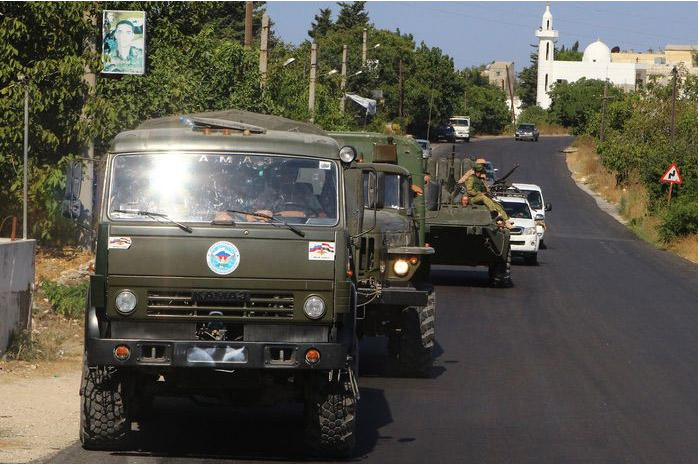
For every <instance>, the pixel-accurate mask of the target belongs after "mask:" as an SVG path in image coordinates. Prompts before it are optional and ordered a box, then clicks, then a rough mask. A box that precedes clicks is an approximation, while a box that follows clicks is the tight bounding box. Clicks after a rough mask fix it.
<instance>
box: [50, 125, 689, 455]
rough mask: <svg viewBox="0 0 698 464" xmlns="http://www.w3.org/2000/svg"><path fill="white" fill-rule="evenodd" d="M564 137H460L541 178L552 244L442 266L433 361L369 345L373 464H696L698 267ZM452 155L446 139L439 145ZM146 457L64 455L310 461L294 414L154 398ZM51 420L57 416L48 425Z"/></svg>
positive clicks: (142, 447)
mask: <svg viewBox="0 0 698 464" xmlns="http://www.w3.org/2000/svg"><path fill="white" fill-rule="evenodd" d="M570 141H571V139H570V138H566V137H550V138H548V137H542V138H541V139H540V141H539V142H538V143H533V142H518V143H516V142H514V141H513V140H510V139H506V140H505V139H492V140H481V141H474V142H472V143H470V144H458V145H457V146H456V150H457V152H458V154H459V156H463V154H466V155H467V156H479V155H484V156H485V157H487V158H488V159H490V160H491V161H493V162H494V164H495V166H497V167H499V169H500V172H505V171H507V170H508V169H509V167H510V166H512V165H513V164H514V163H520V164H521V167H520V168H519V170H518V171H517V172H516V173H515V174H514V175H513V180H515V181H520V182H531V183H537V184H539V185H540V186H541V187H542V188H543V191H544V194H545V198H546V201H548V202H551V203H552V204H553V211H552V212H551V213H548V219H547V222H548V224H549V229H548V232H546V240H545V241H546V243H547V246H548V248H547V249H546V250H542V251H541V252H540V254H539V261H540V265H539V266H525V265H523V264H518V265H514V267H513V269H512V276H513V280H514V287H513V288H508V289H495V288H488V287H487V286H486V282H487V272H486V270H485V269H484V268H481V269H478V268H453V267H448V268H438V269H436V270H435V271H434V272H433V279H434V281H435V283H436V285H437V292H438V293H437V340H438V346H437V351H438V352H437V355H438V357H437V360H436V364H435V367H434V369H433V372H432V378H430V379H403V378H398V377H396V376H395V375H394V371H393V369H392V368H391V366H390V363H389V362H388V360H387V358H386V355H385V353H384V342H383V341H382V340H378V339H369V340H364V341H363V342H362V350H361V369H362V373H361V378H360V386H361V394H362V399H361V401H360V404H359V422H358V444H357V448H356V453H355V459H354V460H356V461H362V462H376V463H392V462H395V463H426V462H434V463H441V462H444V463H445V462H454V463H535V464H540V463H556V464H558V463H621V462H628V463H653V464H654V463H695V462H698V267H697V266H694V265H692V264H690V263H688V262H686V261H684V260H682V259H680V258H677V257H674V256H672V255H670V254H668V253H665V252H661V251H658V250H656V249H654V248H652V247H651V246H649V245H647V244H645V243H644V242H642V241H640V240H638V239H636V238H635V237H634V236H633V234H632V233H630V232H629V231H628V230H627V229H626V228H625V227H624V226H622V225H620V224H619V223H617V222H616V221H615V220H613V219H612V218H611V217H610V216H609V215H607V214H606V213H604V212H602V211H600V210H599V209H598V207H597V205H596V203H595V201H594V200H593V199H592V198H591V197H589V196H588V195H587V194H585V193H584V192H582V191H581V190H580V189H578V188H577V187H576V185H575V184H574V182H573V181H572V180H571V179H570V178H569V173H568V171H567V167H566V164H565V161H564V157H563V154H562V153H560V150H561V149H562V148H564V147H565V146H566V145H567V144H569V143H570ZM448 150H450V145H448V146H442V147H440V148H438V149H437V150H435V151H436V153H437V154H441V153H444V152H445V151H448ZM156 409H157V410H158V411H159V413H160V419H158V420H157V421H155V422H153V423H150V424H148V426H147V427H146V426H144V428H143V430H142V431H141V432H140V433H139V439H138V441H137V444H136V446H137V447H138V448H139V451H132V452H127V453H99V452H88V451H84V450H82V449H81V448H80V447H79V445H78V444H75V445H74V446H72V447H70V448H68V449H66V450H63V451H61V452H60V453H59V454H58V455H57V456H55V457H54V458H52V459H51V460H49V462H50V463H52V464H59V463H60V464H63V463H70V464H75V463H94V462H100V463H102V464H111V463H119V464H125V463H129V464H155V463H157V464H161V463H183V462H187V463H203V462H206V463H209V462H220V463H233V462H235V463H237V462H257V463H259V462H278V461H301V460H303V459H304V457H303V449H302V447H301V442H302V415H301V409H300V408H298V407H295V406H294V407H286V408H275V409H261V410H254V411H245V410H235V409H230V408H222V407H220V406H216V405H200V404H193V403H190V402H183V401H180V402H173V401H170V402H158V403H157V404H156ZM47 419H49V418H47Z"/></svg>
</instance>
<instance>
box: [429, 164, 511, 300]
mask: <svg viewBox="0 0 698 464" xmlns="http://www.w3.org/2000/svg"><path fill="white" fill-rule="evenodd" d="M472 164H473V163H472V161H471V160H470V159H463V160H461V159H459V158H456V157H455V155H454V154H452V155H451V156H446V157H441V158H439V159H438V160H430V161H429V163H428V167H427V171H428V172H429V173H430V175H431V181H430V182H429V183H428V184H427V186H426V188H425V197H426V207H427V215H426V218H427V219H426V222H427V225H426V235H427V241H428V242H429V243H430V244H431V245H432V246H433V247H434V249H435V250H436V254H435V255H434V258H433V260H432V263H433V264H445V265H457V266H487V268H488V276H489V283H490V285H492V286H497V287H508V286H510V285H511V247H510V244H509V230H508V229H506V228H503V227H500V226H499V225H497V223H496V221H495V218H494V214H492V213H491V212H490V211H489V209H487V207H486V206H483V205H471V204H468V205H465V206H463V205H462V204H461V203H460V197H461V196H462V195H464V194H465V192H464V191H463V190H464V189H463V187H462V186H461V185H458V180H459V179H460V178H461V176H463V174H465V173H466V172H467V171H468V170H470V169H471V168H472Z"/></svg>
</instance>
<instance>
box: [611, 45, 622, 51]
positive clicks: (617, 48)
mask: <svg viewBox="0 0 698 464" xmlns="http://www.w3.org/2000/svg"><path fill="white" fill-rule="evenodd" d="M611 53H620V47H619V46H618V45H616V46H615V47H613V48H612V49H611Z"/></svg>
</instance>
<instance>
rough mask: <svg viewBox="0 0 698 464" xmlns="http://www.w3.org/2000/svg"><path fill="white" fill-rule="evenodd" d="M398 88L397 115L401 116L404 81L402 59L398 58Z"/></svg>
mask: <svg viewBox="0 0 698 464" xmlns="http://www.w3.org/2000/svg"><path fill="white" fill-rule="evenodd" d="M398 88H399V89H400V101H399V106H398V113H397V114H398V116H400V117H402V102H403V98H404V82H403V79H402V60H400V64H399V68H398Z"/></svg>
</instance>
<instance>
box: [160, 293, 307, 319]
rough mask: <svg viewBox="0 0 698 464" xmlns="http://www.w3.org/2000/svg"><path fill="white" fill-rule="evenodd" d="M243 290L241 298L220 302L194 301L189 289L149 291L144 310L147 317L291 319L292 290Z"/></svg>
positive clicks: (292, 305)
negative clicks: (282, 291)
mask: <svg viewBox="0 0 698 464" xmlns="http://www.w3.org/2000/svg"><path fill="white" fill-rule="evenodd" d="M239 293H245V297H244V298H235V299H228V300H226V299H223V300H221V301H204V302H201V301H197V300H196V299H195V298H194V294H193V292H192V291H186V290H184V291H181V290H150V291H148V309H147V312H148V314H149V315H151V316H180V317H207V318H211V317H218V318H224V319H228V318H230V319H246V318H254V319H264V318H273V319H277V318H292V317H293V307H294V298H293V294H292V293H273V292H269V293H264V292H256V291H255V292H239Z"/></svg>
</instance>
